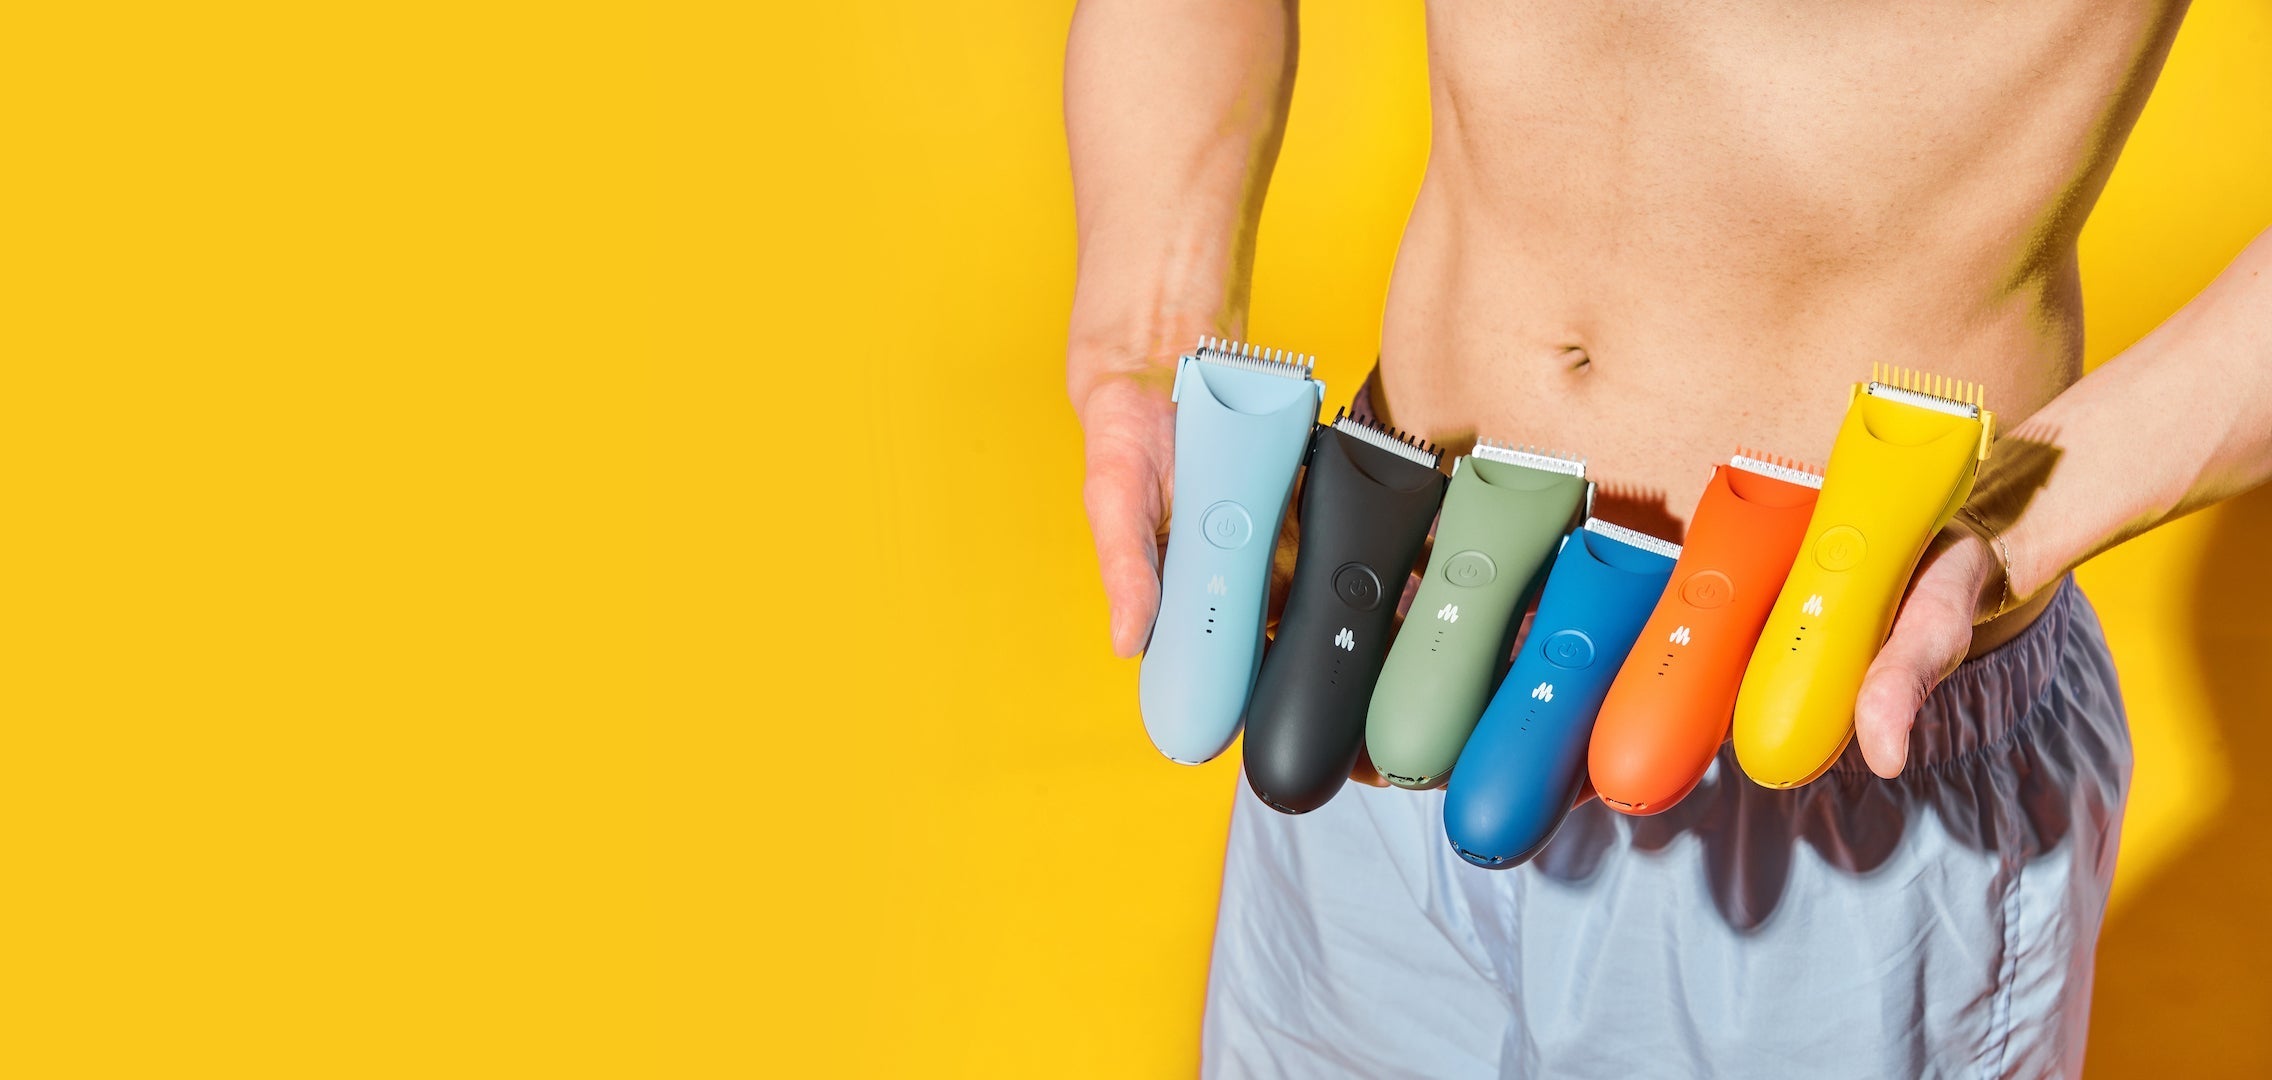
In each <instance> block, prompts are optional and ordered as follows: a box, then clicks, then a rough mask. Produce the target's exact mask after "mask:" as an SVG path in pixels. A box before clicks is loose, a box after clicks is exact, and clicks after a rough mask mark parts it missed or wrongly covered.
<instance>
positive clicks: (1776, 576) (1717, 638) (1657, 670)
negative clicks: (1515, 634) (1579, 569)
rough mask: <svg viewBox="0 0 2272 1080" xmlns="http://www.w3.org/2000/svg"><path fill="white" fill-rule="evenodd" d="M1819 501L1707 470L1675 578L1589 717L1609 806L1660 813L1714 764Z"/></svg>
mask: <svg viewBox="0 0 2272 1080" xmlns="http://www.w3.org/2000/svg"><path fill="white" fill-rule="evenodd" d="M1814 503H1815V489H1814V488H1813V487H1810V486H1808V485H1805V484H1799V483H1793V482H1791V481H1788V480H1778V479H1776V478H1774V477H1771V476H1764V475H1761V474H1759V473H1755V472H1747V471H1744V470H1742V469H1738V468H1736V467H1734V466H1730V465H1722V466H1719V467H1718V468H1716V469H1714V470H1713V472H1712V481H1711V483H1710V484H1708V485H1706V486H1705V488H1704V497H1703V498H1702V499H1701V500H1699V501H1698V502H1697V504H1696V513H1695V514H1694V515H1693V516H1691V517H1690V519H1689V523H1688V539H1687V543H1686V544H1685V545H1684V546H1683V547H1682V548H1681V552H1680V564H1679V565H1678V566H1675V567H1674V568H1673V572H1672V585H1671V586H1670V587H1669V588H1667V589H1666V590H1665V593H1664V596H1663V598H1662V599H1660V600H1658V601H1657V609H1656V610H1655V611H1653V612H1651V613H1650V614H1649V621H1648V623H1647V624H1645V625H1644V626H1643V627H1642V628H1641V636H1640V640H1639V642H1638V644H1637V645H1636V646H1635V647H1634V649H1633V651H1632V652H1631V653H1630V654H1628V655H1627V656H1626V658H1625V664H1624V666H1623V667H1621V668H1619V669H1618V672H1617V681H1615V682H1613V683H1611V684H1610V687H1609V696H1608V698H1606V699H1604V700H1603V702H1602V705H1601V714H1600V715H1599V716H1598V717H1596V718H1595V720H1594V735H1593V742H1592V744H1591V746H1590V748H1589V749H1588V751H1587V757H1586V771H1587V773H1588V774H1589V775H1590V776H1591V778H1592V780H1593V785H1594V791H1595V793H1596V794H1598V795H1600V796H1601V801H1602V802H1604V803H1606V804H1608V805H1609V806H1610V807H1611V808H1612V809H1615V810H1620V811H1623V812H1625V813H1628V814H1656V813H1662V812H1663V811H1664V810H1666V809H1668V808H1669V807H1671V806H1672V805H1673V804H1674V803H1677V802H1679V801H1680V800H1681V799H1682V798H1685V797H1686V796H1687V795H1688V793H1689V792H1690V791H1691V790H1693V789H1694V788H1695V787H1696V782H1697V781H1698V780H1701V779H1703V777H1704V773H1705V771H1706V770H1707V769H1709V768H1711V765H1712V760H1713V758H1715V757H1717V756H1718V755H1719V752H1720V744H1721V743H1723V742H1725V741H1727V738H1728V719H1729V714H1730V713H1731V712H1732V711H1733V710H1734V709H1735V705H1736V690H1737V688H1738V687H1740V686H1742V685H1743V672H1744V667H1745V665H1747V664H1749V663H1750V662H1751V652H1752V647H1753V646H1754V645H1756V644H1758V642H1759V631H1760V628H1761V627H1763V626H1765V625H1766V623H1767V611H1768V609H1769V608H1770V607H1771V606H1773V605H1774V603H1775V595H1776V594H1777V593H1778V592H1780V591H1781V590H1782V588H1783V579H1784V577H1785V576H1787V575H1788V574H1789V573H1790V572H1791V560H1792V559H1793V558H1794V557H1796V556H1797V555H1798V551H1799V543H1800V541H1801V540H1802V539H1803V538H1804V537H1805V536H1806V528H1807V518H1808V517H1809V516H1810V515H1811V514H1813V513H1814Z"/></svg>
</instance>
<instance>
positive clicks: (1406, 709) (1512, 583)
mask: <svg viewBox="0 0 2272 1080" xmlns="http://www.w3.org/2000/svg"><path fill="white" fill-rule="evenodd" d="M1590 490H1591V489H1590V488H1589V487H1588V485H1587V484H1586V463H1585V462H1584V461H1581V460H1578V459H1576V458H1570V457H1563V456H1559V455H1555V454H1548V453H1542V452H1538V451H1534V450H1524V449H1516V448H1514V447H1510V446H1504V445H1500V444H1497V443H1492V442H1489V441H1485V442H1481V443H1478V444H1477V445H1476V447H1475V450H1474V452H1473V453H1470V454H1469V455H1467V456H1466V457H1463V458H1460V459H1459V460H1458V461H1457V462H1456V463H1454V465H1453V467H1452V482H1451V489H1450V491H1449V492H1447V493H1446V494H1445V496H1444V510H1443V516H1442V518H1441V519H1440V520H1439V521H1438V522H1437V524H1436V543H1435V547H1434V549H1433V550H1432V551H1431V552H1430V554H1429V557H1428V571H1427V574H1426V575H1425V576H1424V577H1422V578H1421V579H1420V589H1419V592H1418V594H1417V595H1416V596H1415V597H1414V598H1413V601H1412V608H1411V610H1410V611H1409V612H1408V613H1407V614H1406V616H1405V620H1404V627H1403V629H1401V630H1399V631H1398V632H1397V637H1396V643H1395V644H1394V645H1392V646H1390V648H1389V653H1388V662H1387V663H1386V664H1385V665H1384V666H1383V667H1382V669H1381V678H1380V685H1379V686H1377V687H1375V688H1374V690H1373V700H1372V706H1371V708H1370V709H1369V710H1367V716H1366V720H1365V747H1366V749H1367V750H1368V751H1369V752H1370V753H1371V754H1372V759H1373V766H1374V768H1377V769H1379V770H1380V773H1381V775H1382V776H1383V777H1385V778H1387V780H1388V781H1389V782H1390V783H1392V784H1395V785H1397V786H1399V787H1407V788H1425V787H1429V786H1432V785H1434V784H1435V783H1436V782H1437V781H1439V780H1441V779H1443V777H1444V774H1445V773H1446V772H1449V771H1450V770H1451V767H1452V762H1454V761H1456V760H1458V758H1459V750H1460V747H1461V746H1462V745H1464V744H1465V743H1466V742H1467V735H1468V732H1470V731H1473V730H1475V721H1476V719H1477V718H1478V717H1480V716H1482V715H1483V706H1484V704H1485V703H1486V702H1487V701H1489V700H1490V697H1491V687H1492V685H1493V680H1494V678H1495V677H1496V676H1497V675H1498V673H1499V671H1500V670H1501V668H1502V667H1503V666H1504V665H1505V663H1506V659H1507V651H1508V648H1509V647H1510V646H1511V645H1512V644H1513V637H1514V632H1515V628H1516V625H1517V623H1518V618H1519V616H1520V615H1521V610H1522V602H1523V600H1524V597H1525V594H1526V593H1528V592H1529V589H1530V585H1531V583H1532V582H1533V581H1535V580H1536V579H1537V576H1538V570H1539V567H1540V566H1542V565H1543V564H1544V563H1545V562H1546V560H1547V557H1548V556H1550V555H1552V554H1553V553H1554V545H1555V543H1556V542H1557V541H1559V540H1560V539H1561V537H1562V534H1563V533H1564V532H1566V531H1568V530H1569V528H1570V525H1571V523H1572V522H1574V521H1576V520H1578V517H1579V515H1580V512H1581V510H1582V509H1583V508H1584V506H1585V504H1586V502H1587V501H1588V500H1587V496H1588V494H1589V492H1590Z"/></svg>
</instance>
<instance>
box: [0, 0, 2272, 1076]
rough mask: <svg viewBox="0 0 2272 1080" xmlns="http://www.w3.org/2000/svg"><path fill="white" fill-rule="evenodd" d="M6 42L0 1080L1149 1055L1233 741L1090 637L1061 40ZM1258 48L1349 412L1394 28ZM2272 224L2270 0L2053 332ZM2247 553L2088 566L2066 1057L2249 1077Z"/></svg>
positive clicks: (1410, 77)
mask: <svg viewBox="0 0 2272 1080" xmlns="http://www.w3.org/2000/svg"><path fill="white" fill-rule="evenodd" d="M18 7H21V8H23V9H24V10H15V9H11V10H10V12H9V13H8V14H7V15H6V16H5V17H0V102H4V104H0V148H4V149H0V155H4V158H0V160H4V161H5V163H6V168H5V170H4V171H0V177H4V179H0V184H5V186H6V188H7V189H8V190H7V193H6V197H5V198H4V199H0V380H4V382H0V410H4V411H0V449H4V450H5V459H4V460H5V464H4V465H0V484H4V488H0V495H4V500H0V515H4V516H0V524H4V527H5V531H4V533H0V535H4V536H5V547H6V557H5V559H4V561H0V582H4V589H0V627H4V633H5V640H4V641H0V812H4V814H5V823H4V825H0V1074H5V1075H10V1076H43V1077H44V1076H67V1075H187V1074H210V1075H229V1076H252V1075H280V1076H281V1075H290V1076H307V1075H386V1076H399V1075H428V1074H461V1075H500V1074H541V1075H568V1074H605V1075H670V1076H704V1075H753V1074H754V1075H804V1074H815V1073H818V1074H848V1075H861V1074H883V1075H983V1076H1015V1075H1034V1076H1066V1075H1080V1076H1115V1075H1118V1076H1155V1075H1165V1074H1177V1073H1184V1072H1188V1071H1189V1070H1190V1068H1191V1066H1192V1063H1193V1062H1194V1060H1195V1057H1196V1053H1197V1039H1198V1009H1199V993H1200V980H1201V977H1202V973H1203V971H1204V966H1205V961H1206V951H1207V936H1208V931H1209V924H1210V920H1211V915H1212V905H1213V898H1214V893H1213V890H1214V885H1215V881H1216V876H1217V873H1218V869H1219V863H1220V858H1221V844H1222V836H1223V821H1224V812H1225V807H1226V806H1227V805H1228V802H1229V798H1230V795H1231V792H1232V790H1233V785H1234V784H1235V783H1236V782H1237V781H1236V773H1235V768H1236V766H1235V764H1234V762H1233V761H1231V760H1228V759H1226V760H1222V761H1218V762H1216V763H1214V764H1212V765H1209V766H1207V767H1204V768H1199V769H1180V768H1176V767H1173V766H1170V765H1168V764H1166V763H1165V762H1163V761H1162V760H1160V759H1159V758H1158V757H1157V756H1156V755H1155V754H1154V753H1153V752H1152V751H1151V750H1150V749H1149V747H1148V746H1147V745H1146V743H1145V741H1144V737H1143V734H1142V731H1141V729H1140V727H1139V725H1138V722H1137V717H1136V715H1135V711H1134V701H1135V681H1134V680H1135V666H1134V665H1133V664H1132V663H1126V662H1120V661H1115V660H1112V659H1110V658H1109V656H1108V654H1107V650H1106V648H1105V635H1104V613H1103V605H1102V601H1101V597H1100V596H1099V595H1098V592H1097V589H1096V588H1095V586H1094V584H1093V582H1092V580H1091V562H1090V549H1089V541H1088V534H1087V531H1086V528H1085V526H1084V524H1083V522H1082V520H1081V517H1080V512H1079V505H1078V500H1077V487H1078V483H1079V477H1080V465H1079V461H1078V459H1077V456H1076V451H1077V446H1078V444H1077V441H1076V438H1077V433H1076V431H1075V428H1074V426H1073V423H1072V420H1071V417H1070V415H1069V412H1068V410H1067V407H1066V403H1065V401H1064V398H1063V393H1062V389H1061V382H1060V363H1061V355H1062V354H1061V348H1062V335H1063V330H1064V324H1065V311H1066V307H1067V303H1068V301H1069V298H1070V288H1071V281H1070V273H1071V268H1072V239H1071V229H1070V222H1071V204H1070V192H1069V190H1068V185H1067V181H1066V177H1065V169H1064V160H1063V154H1064V150H1063V138H1062V133H1061V129H1060V121H1059V112H1058V108H1059V106H1058V86H1059V76H1060V71H1061V44H1062V38H1063V32H1064V27H1065V23H1066V19H1067V16H1068V14H1069V10H1070V6H1069V5H1066V4H1034V3H1026V4H1010V3H996V4H977V5H966V4H893V5H884V4H848V5H833V4H832V5H797V6H793V7H792V6H789V5H771V6H762V5H761V6H757V7H751V6H748V5H715V6H709V7H699V6H681V5H672V6H667V7H656V8H647V7H641V8H636V9H634V8H631V7H628V6H625V7H614V6H593V5H580V4H548V5H533V4H532V5H521V4H513V5H478V6H472V5H441V4H408V5H402V4H396V5H370V6H343V5H281V4H278V5H243V4H228V5H221V6H217V7H205V6H199V7H167V8H158V7H150V8H142V7H137V6H117V5H67V6H65V5H52V6H49V7H46V8H39V9H33V8H31V7H30V6H28V5H19V6H18ZM66 9H67V11H68V14H63V13H62V12H64V11H65V10H66ZM1304 15H1305V18H1304V25H1303V37H1304V41H1303V53H1302V68H1301V75H1300V80H1299V84H1298V88H1297V91H1296V96H1295V101H1294V113H1293V120H1292V125H1291V128H1290V130H1289V132H1288V135H1287V139H1286V148H1285V153H1284V156H1283V159H1282V160H1281V162H1280V165H1279V169H1278V177H1279V178H1278V181H1277V183H1276V184H1275V186H1274V187H1273V189H1272V192H1271V195H1270V201H1269V205H1268V211H1267V214H1266V217H1265V221H1264V225H1263V229H1262V254H1261V257H1260V261H1259V266H1258V269H1257V281H1256V286H1255V290H1254V297H1255V299H1254V313H1255V314H1254V325H1253V334H1254V336H1255V337H1257V338H1259V339H1262V340H1266V341H1272V342H1284V343H1289V344H1298V345H1300V346H1301V347H1302V348H1304V349H1307V350H1312V351H1316V352H1318V353H1320V354H1321V355H1322V356H1323V357H1324V358H1325V359H1324V363H1323V365H1322V367H1323V370H1324V374H1325V376H1326V378H1327V379H1328V380H1329V384H1330V386H1331V389H1332V395H1333V396H1334V398H1335V399H1336V400H1340V399H1342V398H1344V397H1345V396H1346V394H1347V393H1348V391H1350V390H1351V389H1353V388H1354V386H1355V385H1356V382H1357V379H1358V377H1359V376H1360V374H1361V372H1362V370H1363V368H1364V366H1365V364H1366V358H1367V357H1369V356H1370V355H1371V354H1372V350H1373V347H1374V344H1375V341H1376V337H1377V330H1378V327H1377V317H1378V312H1379V309H1380V301H1381V295H1382V291H1383V289H1384V287H1385V284H1386V280H1387V274H1388V270H1389V265H1390V259H1391V257H1392V254H1393V250H1394V245H1395V242H1396V236H1397V232H1398V230H1399V228H1400V226H1401V223H1402V218H1403V214H1404V212H1405V210H1406V208H1407V207H1408V205H1409V203H1410V199H1411V196H1412V194H1413V191H1414V189H1415V186H1416V185H1417V183H1418V179H1419V175H1420V169H1421V166H1422V162H1423V158H1424V155H1425V153H1426V142H1427V135H1426V127H1425V116H1426V104H1427V103H1426V84H1425V69H1424V62H1425V56H1424V52H1423V43H1422V36H1421V29H1422V28H1421V21H1420V19H1421V16H1420V12H1419V9H1418V6H1417V5H1398V6H1396V7H1395V8H1393V9H1391V8H1390V7H1389V6H1388V5H1377V4H1360V3H1353V2H1339V3H1324V2H1321V3H1313V4H1310V5H1307V10H1306V11H1305V13H1304ZM1174 75H1175V70H1174V67H1173V65H1172V63H1171V64H1168V65H1165V66H1163V67H1162V69H1161V71H1160V72H1159V77H1160V78H1162V79H1168V78H1173V77H1174ZM2267 222H2272V8H2268V7H2267V6H2266V5H2264V4H2262V3H2252V2H2243V0H2205V2H2203V3H2201V4H2199V5H2197V10H2196V11H2195V12H2194V13H2193V15H2192V16H2191V19H2190V22H2189V23H2188V25H2187V27H2186V29H2185V30H2184V32H2183V34H2182V35H2181V36H2180V38H2179V39H2178V42H2177V45H2176V49H2175V52H2174V53H2173V55H2172V57H2171V60H2170V63H2169V66H2168V70H2167V72H2166V74H2165V75H2164V77H2163V79H2162V85H2161V89H2160V90H2159V91H2158V92H2157V93H2156V95H2155V97H2154V99H2153V102H2152V104H2151V105H2150V106H2149V107H2148V108H2147V110H2146V113H2145V117H2144V119H2143V120H2142V121H2141V123H2140V125H2139V127H2138V130H2137V134H2136V135H2135V136H2134V137H2133V139H2132V140H2131V146H2130V151H2129V153H2128V154H2127V155H2126V156H2125V157H2124V158H2123V162H2122V165H2121V166H2120V168H2119V169H2118V171H2117V172H2116V173H2115V176H2114V179H2113V181H2112V183H2111V185H2110V187H2109V188H2108V190H2107V192H2106V197H2105V199H2104V201H2103V203H2102V205H2101V208H2100V210H2099V213H2098V215H2097V216H2096V217H2095V218H2094V219H2093V221H2092V224H2091V226H2090V229H2089V231H2088V232H2087V233H2086V234H2085V238H2084V245H2083V256H2084V260H2085V267H2086V273H2087V275H2088V278H2087V281H2088V301H2089V305H2090V308H2089V310H2090V314H2091V320H2092V321H2091V327H2090V339H2089V348H2090V355H2091V357H2092V359H2093V361H2094V362H2095V361H2097V360H2100V359H2103V358H2104V357H2106V356H2108V355H2111V354H2112V353H2114V352H2115V351H2117V350H2119V349H2120V348H2121V347H2122V346H2123V345H2124V344H2126V343H2127V342H2129V341H2132V340H2134V339H2135V338H2136V337H2138V336H2139V335H2140V334H2142V333H2143V332H2145V331H2146V330H2147V329H2149V328H2150V327H2151V326H2152V325H2153V324H2154V323H2155V322H2156V321H2157V320H2158V319H2160V318H2161V317H2162V316H2163V315H2165V314H2166V313H2167V312H2169V311H2170V310H2172V309H2173V308H2174V307H2175V306H2176V305H2178V304H2180V303H2182V302H2183V301H2184V300H2185V299H2186V297H2187V296H2189V295H2190V294H2191V293H2192V291H2193V290H2195V289H2196V288H2198V287H2199V286H2200V285H2201V284H2202V283H2203V282H2205V281H2206V280H2208V279H2209V278H2210V277H2211V276H2212V275H2213V274H2214V273H2215V272H2216V271H2217V270H2218V269H2219V268H2220V267H2221V266H2222V265H2223V263H2224V261H2225V260H2226V259H2227V258H2229V257H2230V255H2231V254H2232V253H2233V252H2234V251H2236V250H2238V248H2239V247H2240V246H2241V245H2242V244H2243V243H2245V242H2246V240H2247V239H2248V238H2249V237H2250V236H2251V235H2253V234H2254V233H2255V232H2256V231H2257V230H2258V229H2259V228H2261V227H2263V226H2264V225H2265V224H2266V223H2267ZM2137 452H2138V453H2139V454H2140V455H2141V456H2146V455H2151V454H2153V453H2155V452H2156V448H2155V447H2153V446H2140V447H2138V448H2137ZM2267 535H2272V496H2268V495H2267V494H2266V493H2263V492H2260V493H2258V494H2257V495H2255V496H2252V497H2250V498H2248V499H2245V500H2243V501H2241V502H2239V503H2237V504H2235V505H2232V506H2230V507H2227V508H2224V509H2221V510H2218V511H2214V512H2211V513H2207V514H2203V515H2200V516H2198V517H2196V518H2194V519H2191V520H2188V521H2185V522H2181V523H2179V524H2177V525H2175V526H2172V527H2170V528H2167V529H2164V530H2162V531H2161V532H2159V533H2157V534H2154V535H2152V536H2150V537H2148V538H2146V539H2143V540H2140V541H2137V542H2135V543H2133V544H2131V545H2129V546H2127V547H2125V548H2123V549H2121V550H2119V551H2117V552H2115V553H2113V554H2110V555H2108V556H2106V557H2104V558H2102V559H2100V560H2099V561H2098V562H2097V563H2096V564H2094V565H2093V566H2091V567H2090V568H2088V569H2087V570H2086V571H2085V572H2084V575H2083V576H2084V581H2085V584H2086V586H2087V587H2088V588H2089V589H2090V590H2091V592H2092V595H2093V596H2094V597H2095V598H2096V600H2097V601H2098V603H2099V605H2100V607H2101V610H2102V611H2103V612H2104V614H2105V617H2106V621H2107V624H2108V628H2109V633H2110V636H2111V638H2112V640H2113V646H2114V650H2115V654H2116V657H2117V660H2118V662H2119V663H2120V665H2121V670H2122V676H2123V680H2124V685H2125V691H2126V695H2127V698H2128V700H2129V703H2130V708H2131V718H2132V723H2133V727H2134V729H2135V731H2136V733H2137V745H2138V769H2137V778H2136V786H2135V792H2134V795H2133V798H2132V800H2131V805H2130V818H2129V823H2128V828H2127V832H2126V835H2125V837H2124V844H2123V852H2122V872H2121V875H2120V877H2119V880H2118V882H2117V888H2116V896H2115V904H2114V909H2113V912H2112V914H2111V916H2110V918H2109V922H2108V926H2107V930H2106V935H2105V938H2104V941H2103V943H2102V948H2101V954H2100V956H2101V962H2100V969H2099V986H2098V996H2097V1020H2096V1023H2095V1026H2094V1031H2093V1037H2092V1062H2093V1071H2094V1073H2096V1074H2097V1075H2100V1076H2109V1077H2113V1076H2132V1075H2140V1074H2142V1073H2144V1072H2146V1071H2147V1070H2148V1069H2184V1070H2187V1071H2189V1072H2190V1073H2191V1074H2193V1075H2233V1076H2251V1075H2254V1076H2261V1075H2272V1029H2268V1028H2267V1026H2266V1024H2265V1023H2264V1021H2265V1018H2266V1017H2268V1016H2272V980H2268V979H2266V978H2265V977H2264V972H2265V971H2266V970H2267V968H2268V967H2272V920H2268V919H2266V918H2265V917H2264V913H2265V912H2266V911H2267V910H2272V869H2268V868H2267V867H2268V865H2272V863H2268V860H2267V858H2266V856H2267V854H2268V845H2267V843H2266V842H2265V840H2264V839H2263V836H2262V835H2261V833H2260V831H2259V830H2260V828H2261V823H2262V822H2264V821H2266V820H2268V815H2272V796H2268V795H2267V794H2266V788H2265V787H2264V785H2261V784H2258V783H2253V782H2252V777H2253V776H2254V774H2255V773H2257V772H2258V771H2259V770H2260V769H2262V768H2263V767H2264V763H2265V762H2266V761H2272V729H2268V728H2267V727H2266V724H2265V721H2266V720H2267V719H2272V665H2268V664H2267V663H2266V662H2265V657H2266V656H2267V655H2272V637H2268V635H2267V631H2266V630H2265V629H2264V624H2263V622H2262V618H2261V617H2262V615H2263V613H2264V612H2265V611H2267V610H2272V566H2267V565H2266V563H2265V560H2264V559H2263V554H2264V552H2265V551H2266V550H2267V541H2266V540H2265V537H2266V536H2267Z"/></svg>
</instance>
